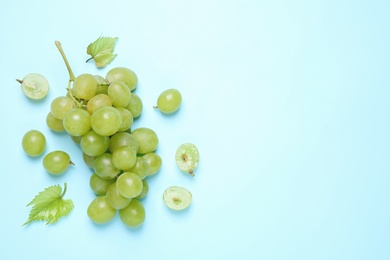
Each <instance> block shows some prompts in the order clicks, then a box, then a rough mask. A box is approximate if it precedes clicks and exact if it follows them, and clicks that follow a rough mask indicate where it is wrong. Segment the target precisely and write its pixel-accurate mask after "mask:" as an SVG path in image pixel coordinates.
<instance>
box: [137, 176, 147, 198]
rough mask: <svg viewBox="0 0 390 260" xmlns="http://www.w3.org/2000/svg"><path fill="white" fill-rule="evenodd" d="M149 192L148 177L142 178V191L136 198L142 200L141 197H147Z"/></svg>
mask: <svg viewBox="0 0 390 260" xmlns="http://www.w3.org/2000/svg"><path fill="white" fill-rule="evenodd" d="M148 192H149V184H148V182H147V180H146V179H143V180H142V191H141V193H140V194H139V195H138V196H137V197H135V199H139V200H140V199H143V198H145V197H146V195H147V194H148Z"/></svg>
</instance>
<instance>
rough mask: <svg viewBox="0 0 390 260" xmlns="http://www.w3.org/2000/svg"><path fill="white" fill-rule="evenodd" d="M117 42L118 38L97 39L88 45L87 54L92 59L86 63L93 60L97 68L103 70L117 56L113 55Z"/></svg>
mask: <svg viewBox="0 0 390 260" xmlns="http://www.w3.org/2000/svg"><path fill="white" fill-rule="evenodd" d="M117 40H118V37H99V38H98V39H97V40H96V41H94V42H93V43H91V44H89V45H88V47H87V54H89V55H91V56H92V57H91V58H89V59H88V60H87V61H86V62H88V61H90V60H92V59H94V60H95V64H96V66H97V67H98V68H103V67H105V66H106V65H108V64H110V63H111V61H113V60H114V58H115V57H116V56H117V54H113V52H114V47H115V43H116V42H117Z"/></svg>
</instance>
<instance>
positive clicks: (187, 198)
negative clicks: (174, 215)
mask: <svg viewBox="0 0 390 260" xmlns="http://www.w3.org/2000/svg"><path fill="white" fill-rule="evenodd" d="M163 201H164V203H165V205H167V207H168V208H170V209H173V210H183V209H185V208H188V206H190V205H191V202H192V194H191V192H190V191H189V190H187V189H186V188H183V187H180V186H170V187H168V188H167V189H166V190H165V191H164V194H163Z"/></svg>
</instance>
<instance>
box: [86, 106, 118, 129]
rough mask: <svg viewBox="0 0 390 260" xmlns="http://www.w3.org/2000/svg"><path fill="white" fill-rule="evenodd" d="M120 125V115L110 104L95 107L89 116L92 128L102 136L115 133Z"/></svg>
mask: <svg viewBox="0 0 390 260" xmlns="http://www.w3.org/2000/svg"><path fill="white" fill-rule="evenodd" d="M121 125H122V116H121V114H120V113H119V111H118V110H117V109H116V108H114V107H110V106H105V107H101V108H99V109H97V110H96V111H95V112H93V114H92V116H91V126H92V129H93V130H94V131H95V132H96V133H98V134H99V135H103V136H110V135H113V134H115V133H116V132H117V131H118V129H119V128H120V127H121Z"/></svg>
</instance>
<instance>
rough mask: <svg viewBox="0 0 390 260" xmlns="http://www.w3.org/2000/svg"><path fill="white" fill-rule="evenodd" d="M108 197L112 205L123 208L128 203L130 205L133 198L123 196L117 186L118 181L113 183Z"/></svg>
mask: <svg viewBox="0 0 390 260" xmlns="http://www.w3.org/2000/svg"><path fill="white" fill-rule="evenodd" d="M106 197H107V200H108V203H110V205H111V207H113V208H114V209H123V208H124V207H126V206H127V205H129V203H130V201H131V198H126V197H123V196H122V195H121V194H120V193H119V191H118V189H117V187H116V183H113V184H111V185H110V186H109V187H108V189H107V193H106Z"/></svg>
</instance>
